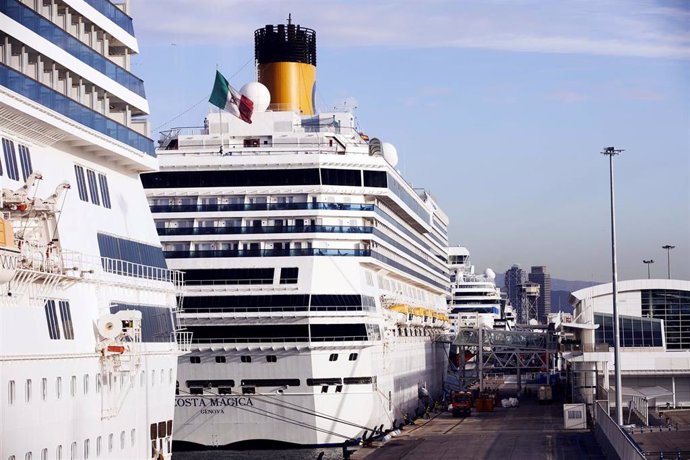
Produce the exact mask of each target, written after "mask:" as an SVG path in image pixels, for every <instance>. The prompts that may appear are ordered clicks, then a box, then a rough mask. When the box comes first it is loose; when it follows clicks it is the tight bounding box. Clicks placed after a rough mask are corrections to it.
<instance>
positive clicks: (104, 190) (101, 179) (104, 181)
mask: <svg viewBox="0 0 690 460" xmlns="http://www.w3.org/2000/svg"><path fill="white" fill-rule="evenodd" d="M98 184H99V185H100V186H101V198H102V199H103V206H105V207H106V208H108V209H110V207H111V204H110V189H109V188H108V178H107V177H106V176H105V175H104V174H99V175H98Z"/></svg>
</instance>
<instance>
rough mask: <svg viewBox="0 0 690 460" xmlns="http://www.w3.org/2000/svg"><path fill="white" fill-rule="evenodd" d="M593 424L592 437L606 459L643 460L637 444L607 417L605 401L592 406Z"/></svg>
mask: <svg viewBox="0 0 690 460" xmlns="http://www.w3.org/2000/svg"><path fill="white" fill-rule="evenodd" d="M594 422H595V426H594V435H595V436H596V438H597V441H598V442H599V445H600V446H601V448H602V449H603V450H604V452H605V453H606V454H607V455H606V456H607V457H608V458H615V457H618V458H621V459H625V460H645V458H646V457H645V454H644V452H643V451H642V450H641V449H640V447H639V446H638V445H637V443H636V442H635V441H634V440H633V439H632V437H631V436H630V435H629V434H628V433H626V431H625V430H623V428H621V427H620V426H619V425H618V424H617V423H616V422H615V421H614V420H613V419H612V418H611V416H610V415H609V407H608V402H607V401H597V402H596V403H595V404H594Z"/></svg>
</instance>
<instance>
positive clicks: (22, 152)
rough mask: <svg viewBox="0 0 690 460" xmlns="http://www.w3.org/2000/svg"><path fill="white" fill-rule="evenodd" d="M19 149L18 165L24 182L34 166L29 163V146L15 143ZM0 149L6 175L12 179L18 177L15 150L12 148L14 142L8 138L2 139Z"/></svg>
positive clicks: (0, 171)
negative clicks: (0, 147)
mask: <svg viewBox="0 0 690 460" xmlns="http://www.w3.org/2000/svg"><path fill="white" fill-rule="evenodd" d="M17 149H18V150H19V166H21V170H22V179H21V180H22V181H24V182H26V178H27V177H29V176H30V175H31V173H33V172H34V167H33V165H32V164H31V152H30V151H29V147H27V146H25V145H22V144H17ZM2 151H3V154H4V157H5V168H6V169H7V177H9V178H10V179H12V180H16V181H18V180H20V179H19V166H18V164H17V152H16V150H15V149H14V142H13V141H11V140H9V139H5V138H3V139H2ZM2 172H3V171H2V163H0V176H1V175H2Z"/></svg>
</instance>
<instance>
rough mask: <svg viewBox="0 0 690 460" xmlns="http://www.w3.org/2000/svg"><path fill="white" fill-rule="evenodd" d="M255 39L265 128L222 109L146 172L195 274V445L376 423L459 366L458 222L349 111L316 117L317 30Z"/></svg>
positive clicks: (184, 424)
mask: <svg viewBox="0 0 690 460" xmlns="http://www.w3.org/2000/svg"><path fill="white" fill-rule="evenodd" d="M255 40H256V52H257V63H258V67H259V68H258V70H259V80H260V82H261V83H262V84H265V86H266V87H268V91H267V90H266V88H265V87H264V86H262V85H261V84H259V83H257V82H253V83H250V84H248V85H246V86H245V87H244V88H243V89H242V91H241V92H242V94H246V95H248V96H249V97H250V98H251V99H252V100H253V102H254V114H253V116H252V123H251V124H247V123H245V122H244V121H242V120H240V119H239V118H236V117H234V116H232V115H230V114H228V113H217V112H215V111H211V112H209V114H208V116H207V119H206V123H205V126H204V127H203V128H195V129H174V130H171V131H169V132H166V133H164V135H163V137H162V139H161V142H160V145H161V146H160V149H159V150H158V156H159V159H160V161H161V170H160V172H158V173H153V174H147V175H144V176H142V180H143V183H144V186H145V188H146V192H147V195H148V197H149V202H150V204H151V207H152V211H153V212H154V218H155V220H156V225H157V228H158V233H159V235H160V237H161V240H162V244H163V247H164V251H165V252H164V253H165V256H166V258H167V261H168V264H169V265H170V266H171V267H173V268H176V269H180V270H183V271H184V272H185V279H186V290H185V296H184V310H183V312H182V313H181V314H180V320H181V322H182V323H183V324H184V326H185V327H186V328H187V330H188V331H189V332H192V333H193V341H192V353H191V355H189V356H185V357H183V358H181V360H180V365H179V372H178V385H179V388H178V397H177V411H176V415H175V420H176V433H175V435H176V438H175V446H179V447H199V446H216V447H217V446H228V445H236V444H237V443H241V442H252V441H257V442H258V441H262V442H264V441H275V442H283V443H291V444H301V445H324V444H340V443H343V442H345V441H347V440H350V439H355V438H357V437H360V436H363V435H369V436H371V435H372V434H373V433H374V432H381V431H382V430H385V429H388V428H391V427H392V426H393V425H394V424H396V423H397V424H399V423H401V422H402V420H403V417H404V416H405V415H409V416H414V414H415V411H422V412H423V411H424V409H425V405H426V404H429V403H431V398H436V397H439V396H440V390H441V385H442V380H443V376H444V373H445V366H446V362H447V358H446V352H445V351H444V349H443V346H442V345H440V344H437V343H435V338H436V337H437V336H438V335H440V334H442V333H444V332H446V331H447V327H448V318H447V316H446V312H447V309H446V296H447V294H448V281H449V274H448V268H447V260H446V256H445V253H446V250H445V248H446V245H447V236H446V231H447V230H446V227H447V223H448V222H447V217H446V216H445V215H444V213H443V212H442V211H441V210H440V208H439V207H438V204H437V203H436V201H435V200H434V198H433V197H432V196H431V195H430V194H428V193H427V192H425V191H422V190H417V189H414V188H412V187H411V186H410V185H409V184H408V183H407V182H406V181H405V179H404V178H403V177H402V176H401V174H400V173H399V172H398V171H397V170H396V169H395V166H396V163H397V153H396V151H395V148H394V147H393V146H392V145H390V144H387V143H383V142H381V141H379V140H378V139H370V140H369V139H368V138H367V137H366V136H365V135H363V134H360V133H359V132H358V131H357V129H356V127H355V120H354V116H353V115H352V114H351V113H348V112H332V113H319V114H312V111H313V99H312V97H313V82H314V68H315V59H316V56H315V54H314V53H315V33H314V31H313V30H311V29H306V28H302V27H300V26H297V25H294V24H290V23H289V24H287V25H278V26H277V27H274V26H266V27H265V28H262V29H259V30H257V32H256V34H255ZM293 77H294V78H295V80H291V79H292V78H293ZM292 90H294V91H292ZM267 93H270V97H271V98H272V99H273V101H272V102H271V104H270V105H269V102H268V100H266V98H265V96H266V94H267ZM276 94H279V97H278V98H277V101H276V100H275V98H274V96H275V95H276Z"/></svg>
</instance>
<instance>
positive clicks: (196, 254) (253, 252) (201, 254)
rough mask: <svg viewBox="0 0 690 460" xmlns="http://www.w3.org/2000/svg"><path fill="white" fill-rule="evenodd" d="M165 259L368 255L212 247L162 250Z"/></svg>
mask: <svg viewBox="0 0 690 460" xmlns="http://www.w3.org/2000/svg"><path fill="white" fill-rule="evenodd" d="M163 255H164V256H165V258H166V259H192V258H209V257H301V256H354V257H369V256H370V255H371V250H369V249H322V248H311V249H310V248H307V249H212V250H207V251H163Z"/></svg>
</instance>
